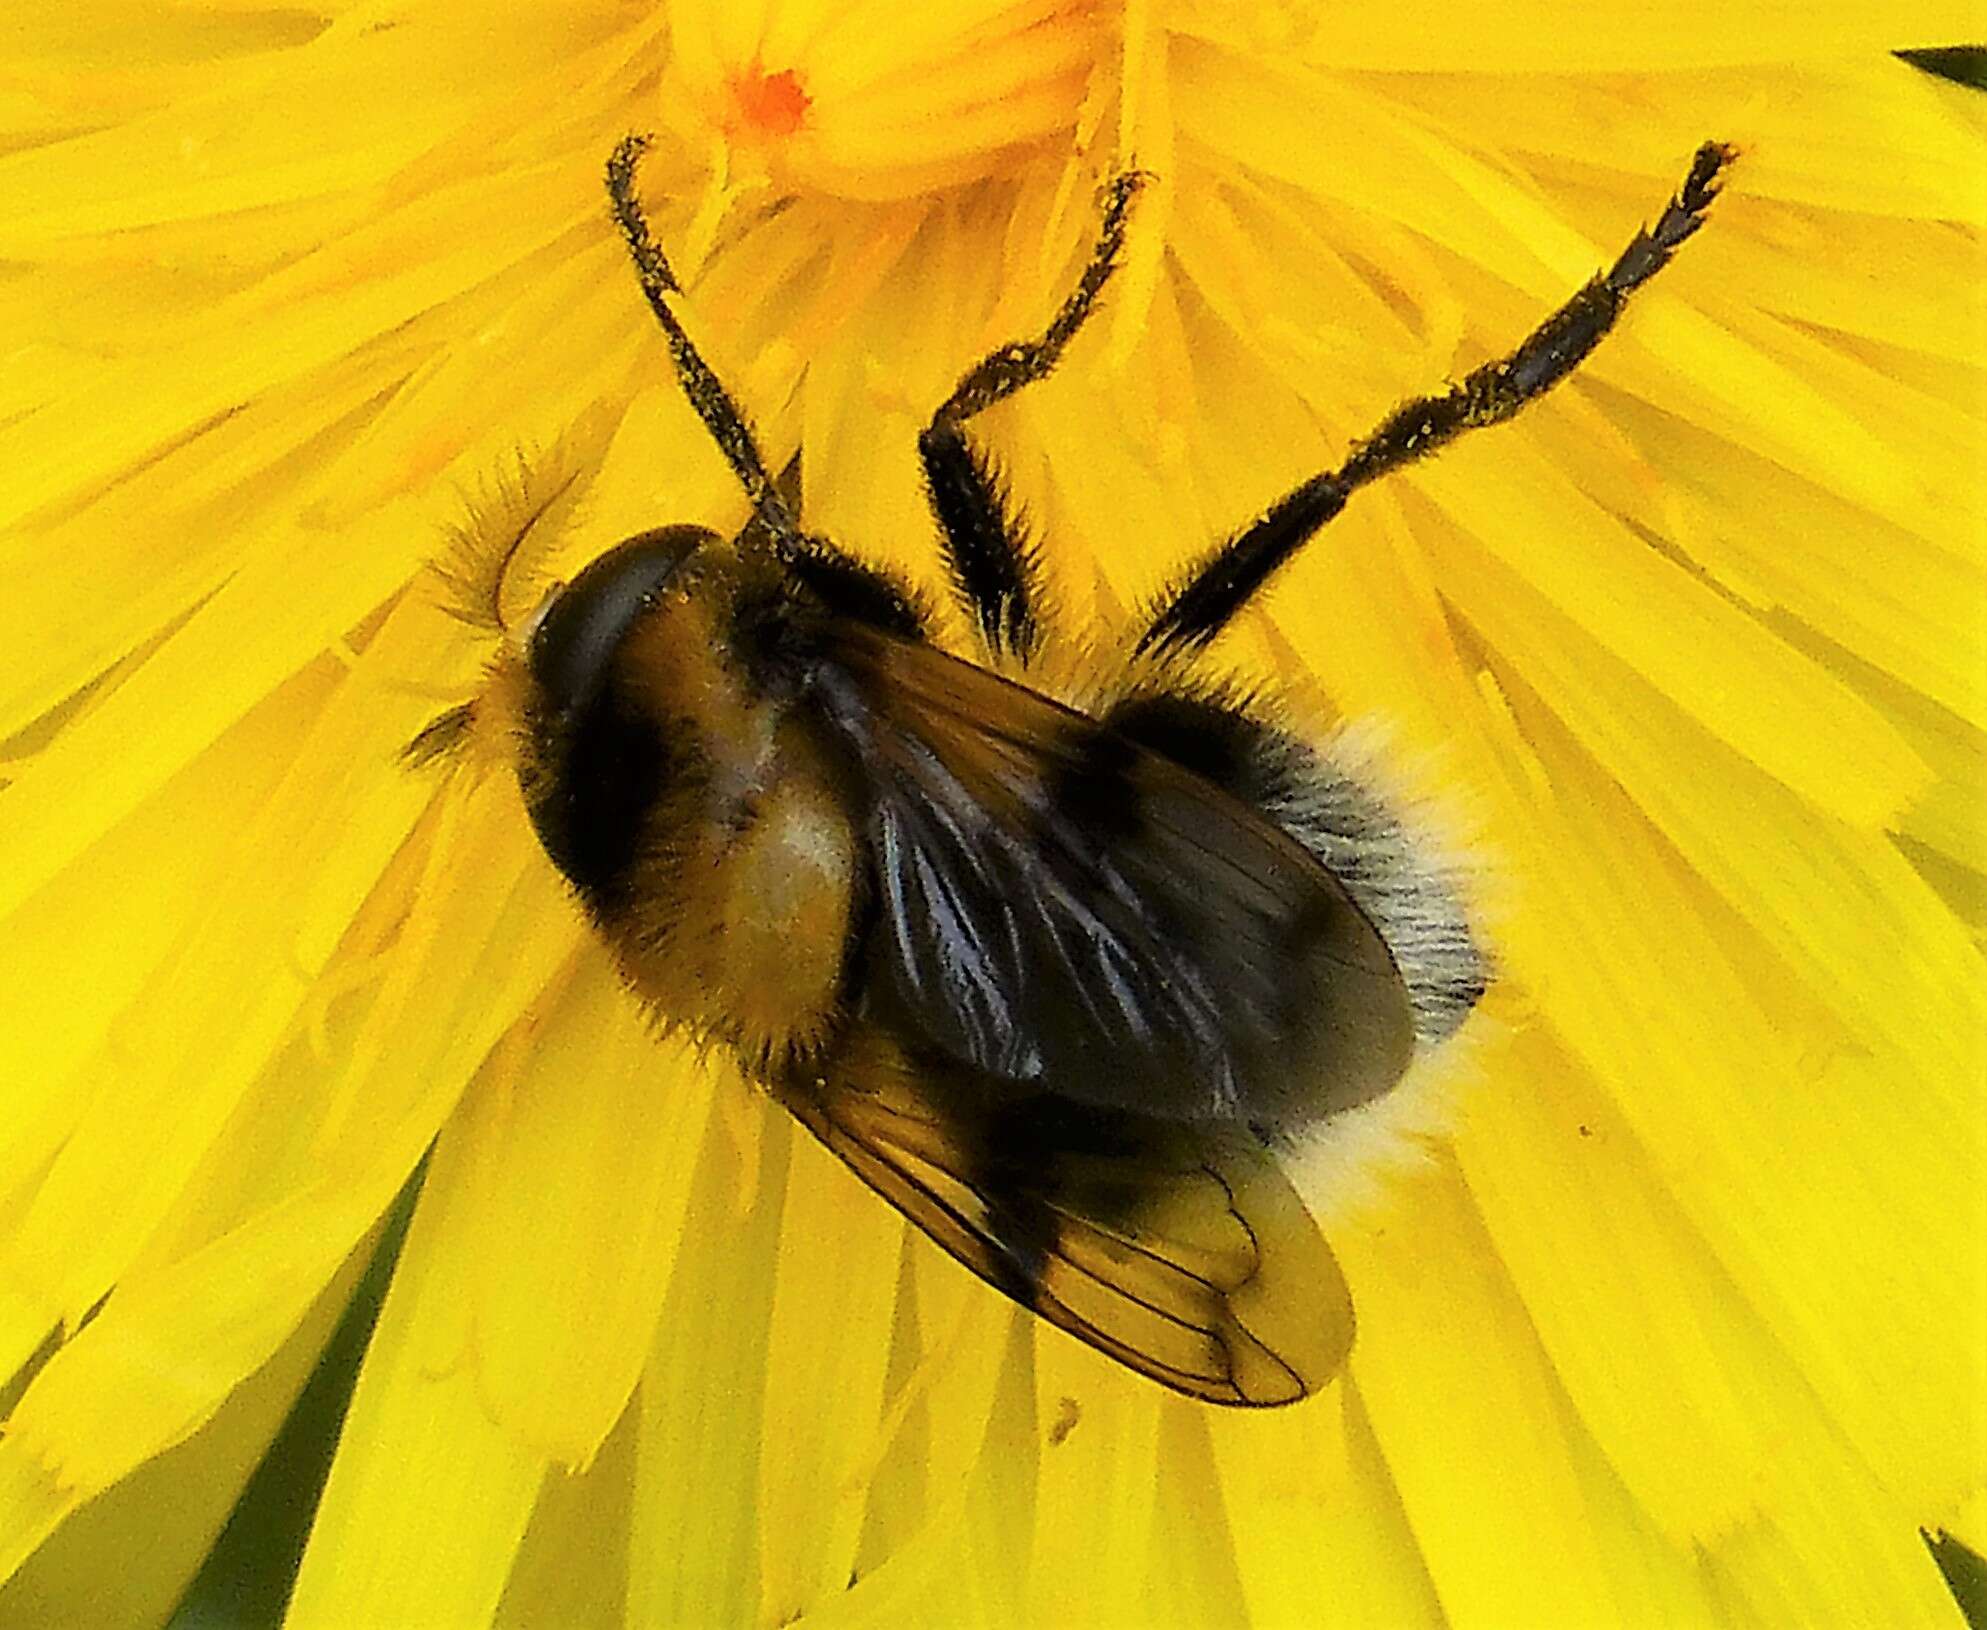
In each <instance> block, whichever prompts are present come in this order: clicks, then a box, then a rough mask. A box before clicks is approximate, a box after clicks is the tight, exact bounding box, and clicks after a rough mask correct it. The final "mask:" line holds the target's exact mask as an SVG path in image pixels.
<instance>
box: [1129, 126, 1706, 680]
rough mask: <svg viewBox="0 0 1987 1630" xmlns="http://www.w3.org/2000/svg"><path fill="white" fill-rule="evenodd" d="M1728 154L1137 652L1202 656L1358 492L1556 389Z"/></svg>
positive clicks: (1699, 167)
mask: <svg viewBox="0 0 1987 1630" xmlns="http://www.w3.org/2000/svg"><path fill="white" fill-rule="evenodd" d="M1736 156H1737V154H1736V151H1735V149H1733V148H1731V147H1728V146H1725V145H1724V144H1723V143H1720V142H1706V143H1705V144H1704V145H1703V146H1702V147H1700V148H1698V150H1697V155H1696V157H1695V158H1694V159H1693V160H1692V161H1691V166H1690V173H1689V174H1688V175H1686V176H1685V177H1684V180H1683V185H1682V186H1681V187H1680V188H1678V189H1677V195H1676V197H1675V198H1673V199H1672V200H1671V201H1670V205H1669V207H1668V208H1667V209H1665V210H1664V211H1663V213H1662V216H1661V218H1660V219H1658V220H1657V222H1656V224H1655V225H1654V226H1652V227H1645V228H1644V229H1643V230H1642V231H1640V232H1638V233H1636V234H1635V238H1634V241H1633V242H1631V243H1630V244H1629V246H1628V247H1627V248H1626V249H1624V250H1623V251H1622V253H1621V257H1620V258H1619V259H1618V260H1616V261H1615V263H1614V265H1613V266H1612V267H1610V268H1609V269H1608V270H1607V271H1606V272H1604V273H1602V274H1601V275H1600V276H1598V277H1596V278H1594V279H1593V281H1592V282H1590V283H1588V284H1587V285H1586V287H1584V288H1583V289H1581V290H1580V291H1579V293H1577V294H1575V295H1574V296H1573V298H1572V299H1570V300H1568V301H1567V302H1566V304H1565V305H1563V306H1561V307H1560V308H1559V309H1558V310H1557V311H1555V312H1554V313H1553V314H1552V315H1551V316H1550V317H1548V318H1546V320H1545V321H1544V322H1543V323H1541V324H1539V326H1538V327H1537V328H1536V329H1534V330H1533V331H1532V332H1531V334H1529V335H1528V336H1526V338H1525V340H1524V341H1523V342H1522V343H1521V344H1520V345H1519V346H1518V348H1517V349H1516V350H1515V351H1513V352H1512V353H1511V354H1510V355H1509V356H1506V357H1501V358H1499V359H1498V360H1497V361H1495V362H1487V363H1485V364H1484V365H1483V366H1482V367H1481V368H1478V369H1476V370H1474V371H1473V372H1472V373H1470V374H1469V375H1468V377H1467V378H1465V379H1464V380H1463V381H1462V382H1461V383H1460V384H1457V385H1453V386H1451V387H1450V388H1449V390H1448V391H1447V392H1445V393H1444V394H1442V395H1440V396H1425V397H1418V398H1416V399H1415V400H1413V401H1410V402H1405V403H1403V404H1402V405H1401V406H1399V407H1397V408H1395V409H1394V411H1393V412H1392V413H1390V414H1388V415H1387V417H1386V418H1385V419H1383V420H1381V421H1380V424H1379V426H1378V427H1377V428H1376V429H1375V430H1374V431H1373V432H1372V434H1370V435H1368V436H1365V437H1363V438H1362V439H1361V440H1359V441H1357V442H1355V443H1354V444H1353V448H1352V452H1351V454H1350V455H1349V456H1348V457H1347V459H1346V461H1345V463H1344V464H1343V465H1341V466H1340V467H1339V468H1338V469H1337V470H1333V471H1327V472H1325V473H1324V474H1322V475H1316V476H1313V477H1312V478H1311V479H1310V480H1308V481H1306V482H1304V483H1303V484H1302V485H1300V486H1298V487H1295V488H1293V489H1292V490H1291V491H1290V492H1288V493H1286V494H1285V495H1284V496H1283V497H1282V498H1279V499H1278V500H1277V501H1276V502H1275V503H1274V504H1272V505H1271V506H1270V507H1269V508H1268V509H1267V510H1265V511H1264V512H1263V513H1262V515H1260V516H1259V517H1257V519H1256V520H1255V521H1254V522H1252V523H1251V524H1250V525H1249V526H1248V527H1247V528H1246V529H1245V530H1244V531H1242V532H1240V533H1238V534H1237V535H1236V536H1235V537H1233V538H1231V539H1230V540H1229V541H1228V542H1227V543H1225V544H1223V545H1222V546H1221V547H1220V548H1218V549H1216V550H1215V551H1214V552H1213V553H1212V554H1211V555H1209V556H1208V557H1207V558H1206V559H1205V560H1204V561H1202V562H1201V564H1200V565H1199V566H1198V567H1196V568H1195V569H1194V572H1193V574H1192V576H1190V577H1189V578H1188V579H1187V581H1186V583H1185V584H1184V585H1183V586H1181V587H1179V588H1177V589H1174V590H1173V591H1171V592H1170V593H1168V594H1167V595H1166V596H1165V597H1164V598H1163V599H1162V601H1161V602H1160V605H1159V608H1158V609H1157V611H1156V612H1155V613H1154V614H1153V617H1152V621H1151V623H1150V624H1149V625H1148V626H1147V628H1146V630H1145V632H1144V633H1143V634H1142V635H1141V636H1140V637H1139V642H1138V648H1139V649H1140V650H1141V651H1147V650H1153V649H1159V650H1167V649H1174V648H1178V647H1183V646H1185V647H1191V646H1198V645H1204V644H1206V643H1207V642H1208V641H1209V640H1211V639H1213V638H1214V636H1215V635H1216V634H1218V633H1220V632H1221V630H1222V629H1223V628H1225V627H1226V626H1227V625H1228V621H1229V619H1230V618H1232V617H1233V616H1234V615H1235V613H1236V612H1237V611H1239V610H1241V608H1242V607H1243V606H1244V605H1246V604H1247V603H1248V601H1249V599H1250V597H1251V596H1252V595H1254V594H1255V592H1256V591H1257V590H1258V589H1260V588H1261V587H1262V586H1263V584H1264V583H1265V582H1266V581H1267V580H1268V578H1269V576H1270V574H1271V573H1273V572H1274V571H1275V570H1276V569H1277V568H1278V567H1279V566H1281V565H1282V564H1283V563H1284V562H1285V561H1287V560H1288V559H1289V558H1290V557H1291V556H1292V555H1294V554H1295V553H1296V552H1297V551H1298V550H1299V549H1301V548H1302V547H1303V546H1304V544H1305V543H1307V542H1308V541H1309V540H1310V539H1311V537H1312V536H1313V535H1314V534H1315V533H1316V532H1317V531H1318V529H1319V528H1320V527H1322V526H1323V525H1324V524H1325V523H1326V522H1327V521H1329V520H1330V519H1331V518H1332V517H1333V516H1334V515H1336V514H1338V512H1339V511H1340V510H1342V509H1343V508H1345V505H1346V500H1347V499H1349V498H1350V497H1351V496H1352V495H1353V493H1354V492H1356V491H1357V490H1358V489H1359V488H1360V487H1363V486H1364V485H1366V483H1367V482H1369V481H1372V480H1375V479H1377V478H1378V477H1380V476H1382V475H1385V474H1386V473H1387V472H1388V471H1390V470H1394V469H1398V468H1399V467H1400V466H1401V465H1403V464H1408V463H1411V462H1413V461H1414V460H1415V459H1418V458H1423V457H1426V456H1427V455H1428V454H1429V453H1432V452H1434V451H1435V450H1436V449H1437V448H1439V447H1442V446H1444V445H1446V444H1447V443H1449V442H1451V441H1454V440H1455V439H1456V437H1458V436H1460V435H1462V434H1463V433H1464V432H1465V431H1469V430H1477V429H1480V428H1482V427H1483V426H1484V425H1491V424H1496V423H1498V422H1499V421H1500V420H1504V419H1508V418H1510V417H1511V416H1512V415H1513V414H1515V413H1517V412H1518V411H1519V410H1520V409H1521V408H1523V407H1524V406H1525V405H1526V404H1527V403H1529V402H1531V401H1533V400H1535V399H1536V398H1537V397H1539V396H1541V395H1542V394H1544V393H1545V392H1546V391H1548V390H1550V389H1551V388H1552V387H1553V386H1554V385H1556V384H1558V383H1559V382H1560V380H1562V379H1564V378H1565V377H1566V376H1567V375H1568V374H1570V373H1571V372H1572V371H1573V370H1574V369H1575V368H1577V367H1578V366H1579V365H1580V363H1581V362H1582V361H1584V360H1585V359H1586V357H1587V355H1588V353H1589V352H1591V351H1592V350H1593V349H1594V347H1595V346H1597V345H1599V344H1600V343H1601V341H1602V340H1603V339H1604V338H1606V336H1607V333H1608V330H1609V329H1611V328H1613V327H1614V324H1615V319H1616V318H1618V317H1619V316H1620V315H1621V308H1622V306H1623V305H1624V304H1625V303H1626V301H1627V299H1628V296H1629V295H1630V294H1631V293H1632V292H1633V291H1634V290H1636V289H1637V288H1639V287H1641V285H1642V284H1644V283H1646V282H1648V280H1649V279H1650V278H1651V277H1653V276H1655V275H1656V273H1657V272H1659V271H1661V270H1662V268H1663V267H1664V266H1665V265H1667V264H1668V262H1669V259H1670V256H1671V255H1672V254H1674V253H1675V252H1676V249H1677V246H1678V245H1679V244H1681V243H1683V241H1684V240H1685V239H1686V238H1688V237H1689V236H1690V235H1691V234H1692V233H1693V232H1695V231H1696V230H1697V229H1698V228H1699V227H1700V226H1702V225H1703V224H1704V212H1705V210H1706V209H1707V208H1709V207H1710V204H1711V200H1712V199H1713V198H1715V197H1716V196H1717V194H1718V183H1719V179H1720V177H1721V176H1722V175H1723V173H1724V170H1725V168H1726V166H1727V165H1729V164H1730V163H1731V162H1732V160H1733V159H1734V158H1735V157H1736Z"/></svg>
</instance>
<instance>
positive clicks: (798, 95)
mask: <svg viewBox="0 0 1987 1630" xmlns="http://www.w3.org/2000/svg"><path fill="white" fill-rule="evenodd" d="M731 98H732V102H733V105H734V106H735V107H736V108H737V110H738V120H737V122H736V124H734V125H732V127H731V128H732V130H733V131H734V133H735V134H739V135H760V136H791V135H792V134H793V133H794V132H795V131H796V130H798V129H799V128H800V125H801V121H802V120H803V119H805V118H806V117H807V109H808V104H809V103H810V102H811V101H812V100H813V98H811V97H810V96H809V95H808V94H807V92H806V91H805V90H803V89H802V88H801V83H800V75H799V74H797V73H795V72H794V71H793V69H791V68H783V69H781V70H780V71H779V72H778V73H775V74H769V73H767V72H766V71H765V69H764V68H762V67H761V66H760V65H759V64H758V63H757V62H754V63H752V65H751V66H750V67H748V68H746V69H745V70H744V71H743V72H741V73H739V74H737V75H735V76H734V77H733V79H732V82H731Z"/></svg>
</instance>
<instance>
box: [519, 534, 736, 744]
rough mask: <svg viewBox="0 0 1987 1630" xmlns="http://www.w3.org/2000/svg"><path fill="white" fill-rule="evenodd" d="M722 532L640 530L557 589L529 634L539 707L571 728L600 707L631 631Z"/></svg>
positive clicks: (528, 658) (529, 663)
mask: <svg viewBox="0 0 1987 1630" xmlns="http://www.w3.org/2000/svg"><path fill="white" fill-rule="evenodd" d="M716 539H717V534H716V533H715V532H713V531H711V530H710V529H709V528H707V527H701V526H664V527H657V528H656V529H655V530H653V531H649V532H640V533H637V534H636V535H635V536H634V537H632V538H628V539H625V540H624V541H623V542H621V543H618V544H616V545H615V546H614V547H613V548H612V549H610V550H608V551H607V553H606V554H604V555H602V556H600V557H599V558H598V559H597V560H595V561H593V562H591V563H590V564H589V565H588V566H587V567H586V568H585V569H584V570H583V571H581V572H580V574H579V575H578V576H577V577H575V578H574V579H573V580H572V581H571V582H570V583H565V584H555V585H554V586H553V587H552V588H551V589H550V590H549V591H548V592H547V593H546V595H545V597H544V598H543V599H542V600H541V601H539V603H538V609H537V610H536V611H534V612H533V613H532V614H531V617H530V620H529V621H527V622H526V624H525V625H524V629H523V645H524V660H525V666H526V669H527V671H528V673H529V675H530V679H531V686H532V691H533V695H534V701H535V703H536V705H537V707H538V708H540V709H542V710H543V711H544V712H546V713H547V714H549V715H551V716H552V719H553V720H555V721H560V722H568V723H569V722H571V721H573V720H576V719H578V718H579V717H580V716H582V715H583V714H584V713H585V712H586V711H587V710H588V709H590V708H592V707H594V706H596V705H598V703H599V700H600V698H601V694H602V692H603V690H604V689H605V687H606V684H607V678H608V674H609V672H610V670H611V668H612V666H613V663H614V659H615V656H616V654H617V653H618V652H619V651H620V649H621V647H622V644H623V642H624V641H625V640H626V639H627V637H628V632H629V630H630V629H631V628H633V627H634V626H635V624H636V623H637V622H639V621H640V620H641V618H642V617H643V616H644V615H645V614H647V613H648V612H649V611H650V610H651V609H652V608H653V607H654V606H655V604H656V602H657V600H658V598H659V597H660V596H661V595H662V594H663V593H664V592H665V591H666V590H667V589H668V587H669V585H670V582H671V581H672V580H673V579H674V578H675V577H676V576H677V574H678V573H679V572H680V571H681V570H682V568H683V565H684V563H685V562H686V561H688V560H689V558H690V557H691V556H692V555H693V554H695V553H696V552H697V550H699V549H700V548H702V547H703V546H704V545H705V544H708V543H712V542H715V541H716Z"/></svg>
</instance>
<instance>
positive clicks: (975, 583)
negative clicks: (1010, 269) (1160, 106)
mask: <svg viewBox="0 0 1987 1630" xmlns="http://www.w3.org/2000/svg"><path fill="white" fill-rule="evenodd" d="M1144 181H1145V176H1144V174H1143V173H1142V172H1140V171H1137V170H1125V171H1122V172H1120V173H1119V174H1118V175H1116V176H1114V177H1113V178H1112V179H1111V181H1110V183H1109V184H1108V185H1107V186H1106V188H1105V190H1104V218H1103V222H1102V225H1101V226H1100V228H1099V230H1098V234H1097V242H1096V245H1095V247H1094V248H1093V249H1092V250H1091V252H1090V259H1089V262H1088V263H1087V264H1086V265H1085V266H1084V269H1083V276H1082V278H1081V279H1080V281H1079V282H1078V284H1077V287H1076V290H1075V292H1074V293H1072V294H1071V295H1070V297H1069V298H1068V299H1067V300H1065V301H1064V302H1063V304H1062V308H1061V310H1059V311H1058V312H1057V313H1056V315H1055V317H1054V319H1053V320H1052V321H1051V322H1050V324H1049V326H1048V327H1047V328H1046V329H1044V330H1043V331H1042V333H1041V335H1040V336H1039V337H1038V338H1036V339H1033V340H1028V341H1021V342H1017V343H1015V344H1011V345H1003V346H1001V347H1000V348H999V349H998V350H995V351H992V352H989V353H988V354H987V355H986V356H984V357H982V358H981V359H980V360H979V362H978V363H976V364H975V365H974V366H973V367H972V368H971V369H970V370H968V372H967V373H966V375H965V377H964V378H962V379H961V380H960V381H959V383H958V385H957V386H956V387H954V389H953V392H952V394H951V395H950V396H948V397H947V398H946V399H945V401H944V402H943V403H941V404H940V405H939V408H938V411H937V412H935V413H934V414H933V415H932V416H931V422H930V423H929V424H928V425H926V426H925V428H924V431H923V433H922V434H921V435H920V436H919V437H918V456H919V458H920V459H921V460H922V461H923V464H924V472H925V494H926V497H927V499H928V500H929V502H930V504H931V510H932V514H933V515H934V516H935V517H936V518H937V521H938V527H939V534H940V538H941V541H942V546H943V548H944V550H945V562H946V565H947V566H948V567H949V568H950V569H951V572H952V580H953V582H954V584H955V585H956V586H957V587H958V590H959V593H960V596H961V598H962V599H964V601H965V602H966V606H967V609H968V610H970V611H971V612H972V614H973V617H974V620H975V621H976V622H977V623H978V624H979V627H980V632H981V633H982V635H983V636H984V637H985V639H986V642H987V644H988V646H989V647H991V648H992V649H993V650H995V651H1006V652H1009V653H1011V654H1013V655H1015V656H1017V657H1020V658H1022V659H1024V660H1025V659H1026V658H1027V657H1028V656H1029V655H1030V654H1031V653H1032V652H1033V650H1034V648H1035V645H1036V642H1037V641H1038V640H1039V638H1040V637H1041V631H1040V629H1039V627H1038V625H1037V621H1036V615H1035V606H1034V599H1035V588H1034V577H1035V573H1034V561H1033V559H1032V550H1031V548H1030V545H1029V542H1028V540H1027V538H1026V537H1025V536H1024V535H1023V532H1022V529H1021V526H1020V523H1019V521H1018V520H1017V519H1016V517H1015V515H1014V513H1013V511H1012V509H1011V508H1010V507H1009V505H1008V502H1007V498H1006V494H1005V493H1004V492H1003V491H1002V488H1001V482H1000V478H999V476H998V474H997V473H996V472H995V470H994V467H993V464H992V461H991V460H990V459H989V458H988V457H987V455H986V454H985V453H983V452H981V451H980V450H979V449H978V448H977V447H975V446H974V445H973V443H972V442H971V441H970V440H969V439H968V438H967V435H966V423H967V421H968V420H970V419H971V418H973V417H974V416H975V415H976V414H980V413H984V412H985V411H986V410H987V409H988V408H990V407H992V406H993V405H994V404H995V403H996V402H1000V401H1004V400H1005V399H1006V398H1007V397H1009V396H1012V395H1013V394H1014V393H1015V392H1016V391H1018V390H1019V389H1021V387H1022V386H1023V385H1029V384H1033V383H1034V382H1035V381H1036V380H1038V379H1046V378H1047V377H1048V376H1049V374H1051V373H1052V372H1054V370H1055V367H1056V364H1057V363H1058V362H1059V361H1061V359H1062V354H1063V349H1064V347H1065V346H1067V345H1068V344H1069V342H1070V341H1071V340H1072V339H1074V338H1075V337H1076V334H1077V332H1078V330H1080V329H1081V328H1082V327H1083V325H1084V324H1085V323H1086V322H1087V321H1089V319H1090V315H1091V313H1092V312H1093V311H1094V310H1095V309H1096V306H1097V299H1098V296H1099V295H1100V294H1102V293H1103V290H1104V285H1105V284H1106V283H1108V282H1109V281H1110V280H1111V274H1112V273H1113V272H1115V271H1116V270H1117V267H1118V259H1119V256H1120V254H1121V253H1122V251H1123V248H1124V239H1125V224H1126V221H1127V219H1128V218H1129V215H1130V211H1131V201H1132V198H1133V197H1134V196H1135V195H1136V193H1137V192H1138V189H1139V187H1140V186H1141V185H1143V183H1144Z"/></svg>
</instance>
